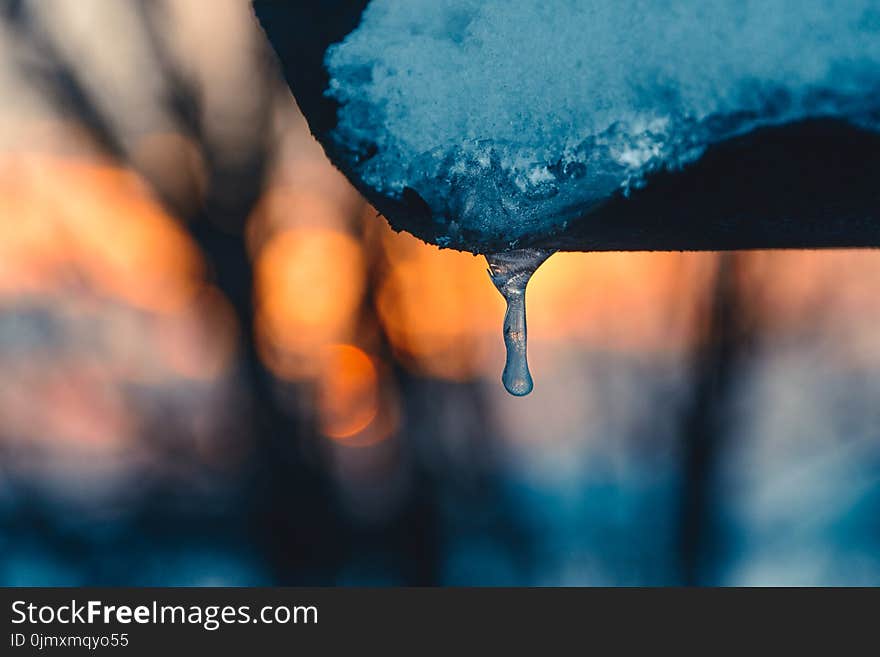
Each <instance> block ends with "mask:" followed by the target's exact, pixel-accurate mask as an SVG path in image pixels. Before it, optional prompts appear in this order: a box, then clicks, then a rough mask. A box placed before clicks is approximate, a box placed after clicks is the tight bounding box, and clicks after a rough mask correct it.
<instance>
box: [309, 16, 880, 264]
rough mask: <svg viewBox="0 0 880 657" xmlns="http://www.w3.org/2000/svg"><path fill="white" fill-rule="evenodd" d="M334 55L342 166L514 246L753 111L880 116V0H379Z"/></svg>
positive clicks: (694, 151)
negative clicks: (412, 193)
mask: <svg viewBox="0 0 880 657" xmlns="http://www.w3.org/2000/svg"><path fill="white" fill-rule="evenodd" d="M326 66H327V69H328V72H329V75H330V86H329V89H328V91H327V93H328V95H329V96H331V97H333V98H334V99H336V100H337V101H338V102H339V103H340V109H339V116H338V119H339V120H338V125H337V127H336V129H335V131H334V132H333V133H332V135H331V139H332V140H333V142H334V143H335V145H336V146H337V151H339V152H342V153H345V154H346V155H345V156H344V157H345V158H347V161H346V162H345V163H344V164H345V166H347V167H348V168H349V169H351V170H352V171H353V172H354V173H355V174H356V175H357V176H359V177H360V178H361V180H363V181H364V182H365V183H366V184H368V185H370V186H371V187H373V188H374V189H376V190H378V191H380V192H381V193H383V194H386V195H390V196H392V197H397V198H399V197H401V194H402V193H403V190H404V188H405V187H409V188H411V189H413V190H415V191H416V192H417V193H418V194H419V195H420V196H421V197H422V198H423V199H424V200H425V201H426V202H427V204H428V205H429V206H430V208H431V210H432V213H433V220H434V221H435V222H436V224H437V227H438V230H437V234H438V235H439V236H440V237H439V238H438V240H437V241H438V242H439V243H441V244H448V245H450V246H458V245H460V244H462V242H463V240H464V237H463V235H464V234H468V235H469V236H470V237H469V239H471V240H472V239H473V236H474V235H477V236H478V239H479V240H484V241H485V242H487V243H489V242H493V241H494V242H497V241H498V240H502V241H504V242H505V243H506V244H507V245H508V246H509V247H510V248H515V247H516V246H517V244H518V243H519V242H521V241H522V240H527V239H528V238H529V237H530V236H533V235H535V234H538V233H541V234H547V233H553V232H554V231H559V230H561V229H562V227H563V226H564V225H566V224H567V222H570V221H572V220H575V219H578V220H589V217H588V215H587V216H586V218H584V217H585V214H586V213H587V212H588V210H589V208H590V207H591V206H593V205H594V204H596V203H597V202H599V201H601V200H603V199H605V198H607V197H608V196H609V195H610V194H612V193H614V192H615V191H618V190H621V191H624V192H626V190H628V189H630V188H631V187H632V186H638V185H640V184H642V182H643V180H644V178H645V176H646V175H647V174H648V173H650V172H652V171H655V170H658V169H662V168H667V169H675V168H676V167H681V166H683V165H684V164H686V163H688V162H691V161H693V160H695V159H697V158H699V157H700V155H701V154H702V153H703V152H704V150H705V148H706V147H707V146H708V145H710V144H712V143H713V142H717V141H720V140H723V139H727V138H730V137H732V136H735V135H738V134H742V133H744V132H747V131H750V130H752V129H754V128H757V127H761V126H767V125H778V124H783V123H787V122H791V121H794V120H798V119H802V118H809V117H823V116H831V117H840V118H844V119H847V120H850V121H852V122H854V123H857V124H859V125H861V126H863V127H868V128H870V129H878V126H880V93H878V92H880V2H877V1H876V0H875V1H868V0H668V1H667V2H659V1H656V0H592V1H589V2H588V1H583V0H568V1H565V0H557V1H556V2H545V1H543V0H517V1H516V2H510V1H509V0H407V1H406V2H400V1H399V0H372V2H371V3H370V4H369V5H368V6H367V8H366V10H365V11H364V14H363V17H362V21H361V24H360V26H359V27H358V28H357V29H356V30H355V31H353V32H352V33H350V34H349V35H348V36H347V37H346V38H345V39H344V41H342V42H341V43H339V44H335V45H334V46H331V48H330V49H329V50H328V51H327V54H326Z"/></svg>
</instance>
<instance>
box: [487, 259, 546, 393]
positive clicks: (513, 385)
mask: <svg viewBox="0 0 880 657" xmlns="http://www.w3.org/2000/svg"><path fill="white" fill-rule="evenodd" d="M552 254H553V252H552V251H544V250H540V249H522V250H519V251H508V252H505V253H497V254H494V255H487V256H486V262H488V263H489V277H490V278H491V279H492V283H493V284H494V285H495V287H496V288H498V291H499V292H500V293H501V296H503V297H504V301H505V303H506V304H507V310H506V311H505V313H504V347H505V349H506V351H507V357H506V360H505V362H504V372H503V373H502V374H501V382H502V383H503V384H504V387H505V388H506V389H507V392H509V393H510V394H511V395H516V396H517V397H522V396H524V395H527V394H529V393H530V392H531V391H532V388H533V387H534V384H533V382H532V375H531V373H530V372H529V362H528V358H527V353H526V351H527V350H526V347H527V335H526V286H527V285H528V284H529V279H531V277H532V274H534V273H535V270H536V269H537V268H538V267H540V266H541V264H542V263H543V262H544V261H545V260H546V259H547V258H549V257H550V256H551V255H552Z"/></svg>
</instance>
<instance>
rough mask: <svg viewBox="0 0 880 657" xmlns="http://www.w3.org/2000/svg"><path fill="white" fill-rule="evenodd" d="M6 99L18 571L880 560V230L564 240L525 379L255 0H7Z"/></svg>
mask: <svg viewBox="0 0 880 657" xmlns="http://www.w3.org/2000/svg"><path fill="white" fill-rule="evenodd" d="M208 5H210V8H208ZM0 94H2V96H0V97H2V100H3V102H2V104H0V584H4V585H271V584H328V585H496V584H507V585H593V584H597V585H665V584H721V585H728V584H732V585H776V584H798V585H822V584H840V585H850V584H880V404H878V400H880V332H878V331H877V329H876V324H877V320H878V318H880V255H878V254H876V253H874V252H869V251H828V252H796V251H792V252H750V253H732V254H726V255H719V254H712V253H702V254H681V253H668V254H663V253H653V254H645V253H630V254H580V253H575V254H569V253H565V254H557V255H555V256H554V257H553V258H551V259H550V260H549V261H548V262H547V263H546V264H545V265H544V266H543V267H542V268H541V269H540V270H539V271H538V273H537V274H536V275H535V277H534V278H533V280H532V283H531V285H530V287H529V293H528V307H529V337H530V362H531V365H532V372H533V375H534V377H535V391H534V392H533V393H532V395H530V396H529V397H526V398H523V399H517V398H513V397H510V396H509V395H508V394H507V393H506V392H505V391H504V389H503V387H502V386H501V384H500V380H499V379H500V373H501V369H502V366H503V358H504V357H503V351H502V350H503V343H502V339H501V323H502V316H503V302H502V300H501V298H500V296H499V295H498V294H497V292H496V291H495V289H494V288H493V287H492V284H491V283H490V281H489V278H488V276H487V275H486V273H485V267H486V266H485V262H484V260H483V259H482V258H479V257H475V256H472V255H469V254H462V253H458V252H453V251H448V250H445V251H442V250H439V249H437V248H436V247H433V246H428V245H425V244H423V243H421V242H419V241H418V240H416V239H415V238H413V237H411V236H409V235H406V234H396V233H394V232H392V231H391V230H390V229H389V228H388V226H387V224H386V223H385V221H384V220H383V219H382V218H378V217H377V215H376V212H375V211H374V210H373V209H372V208H370V207H368V206H367V205H366V204H365V202H364V201H363V200H362V199H361V198H360V197H359V196H358V195H357V193H356V192H354V191H353V189H352V188H351V187H350V186H349V185H348V184H347V182H346V181H345V179H344V178H343V177H342V176H341V175H340V174H339V173H338V172H337V171H336V170H335V169H334V168H333V167H332V166H331V165H330V164H329V163H328V162H327V160H326V159H325V157H324V155H323V152H322V151H321V149H320V147H319V146H318V145H317V144H316V143H315V142H314V140H313V139H312V138H311V137H310V135H309V132H308V129H307V127H306V125H305V123H304V121H303V119H302V117H301V116H300V114H299V112H298V110H297V107H296V104H295V102H294V100H293V98H292V96H291V95H290V92H289V91H288V90H287V88H286V86H285V85H284V84H283V82H282V81H281V79H280V76H279V73H278V70H277V68H276V64H275V62H274V59H273V56H272V54H271V53H270V51H269V50H268V46H267V44H266V43H265V42H264V39H263V36H262V34H261V32H260V30H259V28H258V27H257V25H256V22H255V19H254V18H253V16H252V13H251V9H250V6H249V3H248V1H247V0H211V2H210V3H206V2H205V0H142V1H141V0H124V1H120V0H0Z"/></svg>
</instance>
